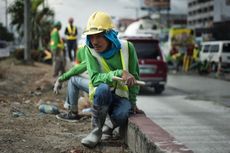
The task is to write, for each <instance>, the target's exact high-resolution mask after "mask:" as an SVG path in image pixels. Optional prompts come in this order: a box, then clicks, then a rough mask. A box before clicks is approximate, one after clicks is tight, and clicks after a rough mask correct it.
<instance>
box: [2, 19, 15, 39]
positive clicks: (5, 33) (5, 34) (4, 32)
mask: <svg viewBox="0 0 230 153" xmlns="http://www.w3.org/2000/svg"><path fill="white" fill-rule="evenodd" d="M0 40H6V41H13V40H14V35H13V34H12V33H10V32H8V30H7V29H6V28H5V27H3V25H2V24H1V23H0Z"/></svg>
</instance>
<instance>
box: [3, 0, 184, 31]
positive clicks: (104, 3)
mask: <svg viewBox="0 0 230 153" xmlns="http://www.w3.org/2000/svg"><path fill="white" fill-rule="evenodd" d="M7 1H8V4H9V3H10V2H11V1H13V0H7ZM46 3H48V4H49V7H51V8H52V9H53V10H54V11H55V15H56V16H55V19H56V20H60V21H61V22H62V23H63V25H66V24H67V21H68V18H69V17H73V18H74V20H75V24H76V25H77V26H78V27H79V28H84V27H85V26H86V23H87V20H88V17H89V16H90V15H91V14H92V13H93V12H94V11H97V10H102V11H106V12H108V13H109V14H110V15H112V16H115V17H120V18H133V19H134V18H136V16H138V17H140V16H142V15H144V14H146V13H147V12H146V11H140V9H139V11H137V9H138V8H140V0H46ZM186 10H187V0H171V12H172V13H187V12H186ZM0 22H2V23H3V24H4V25H5V0H0Z"/></svg>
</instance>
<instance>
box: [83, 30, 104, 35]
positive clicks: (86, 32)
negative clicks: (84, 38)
mask: <svg viewBox="0 0 230 153" xmlns="http://www.w3.org/2000/svg"><path fill="white" fill-rule="evenodd" d="M104 31H105V30H91V31H84V32H83V34H84V35H95V34H98V33H102V32H104Z"/></svg>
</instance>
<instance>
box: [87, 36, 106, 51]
mask: <svg viewBox="0 0 230 153" xmlns="http://www.w3.org/2000/svg"><path fill="white" fill-rule="evenodd" d="M89 39H90V42H91V44H92V46H93V48H94V50H95V51H96V52H99V53H101V52H103V51H105V50H106V49H107V48H108V47H109V41H108V40H107V39H106V38H105V36H104V34H103V33H99V34H95V35H90V36H89Z"/></svg>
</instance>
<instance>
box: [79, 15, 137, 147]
mask: <svg viewBox="0 0 230 153" xmlns="http://www.w3.org/2000/svg"><path fill="white" fill-rule="evenodd" d="M113 28H114V26H113V23H112V19H111V17H110V15H108V14H107V13H106V12H101V11H98V12H94V13H93V14H92V15H91V16H90V18H89V20H88V24H87V27H86V30H85V31H84V34H85V35H86V45H87V48H86V51H85V56H86V64H87V71H88V74H89V77H90V83H89V98H90V101H91V102H92V126H93V130H92V131H91V133H90V134H89V135H88V136H86V137H85V138H83V139H82V140H81V143H82V144H83V145H84V146H87V147H95V146H96V145H97V144H98V143H99V142H100V140H101V137H102V134H103V133H108V132H112V131H113V129H114V128H116V127H119V129H120V135H121V136H124V133H122V132H124V130H125V129H126V128H127V119H128V117H129V115H130V112H133V113H136V111H137V110H138V109H137V106H136V96H137V94H138V93H139V86H138V85H136V84H135V83H136V80H139V65H138V59H137V55H136V51H135V48H134V46H133V44H132V43H131V42H128V41H125V40H119V39H118V37H117V32H116V31H114V30H113ZM114 76H116V77H121V78H122V79H123V81H124V82H122V81H115V80H113V77H114ZM107 115H109V116H110V120H111V122H112V123H113V125H112V127H107V128H106V127H105V126H106V124H104V122H105V119H106V116H107ZM103 126H104V127H105V128H104V127H103ZM102 128H103V129H105V130H103V131H102Z"/></svg>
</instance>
